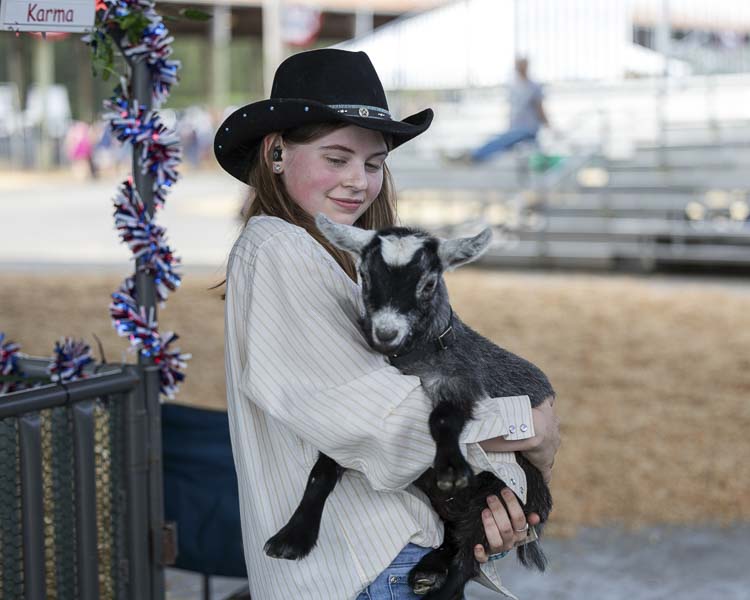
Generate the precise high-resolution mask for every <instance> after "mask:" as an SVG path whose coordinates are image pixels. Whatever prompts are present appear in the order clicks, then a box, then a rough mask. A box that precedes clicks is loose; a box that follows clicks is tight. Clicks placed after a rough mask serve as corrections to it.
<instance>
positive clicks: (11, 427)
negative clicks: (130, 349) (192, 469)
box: [0, 359, 164, 600]
mask: <svg viewBox="0 0 750 600" xmlns="http://www.w3.org/2000/svg"><path fill="white" fill-rule="evenodd" d="M48 362H49V361H48V360H41V359H22V365H21V367H22V369H23V371H24V372H26V373H28V374H30V375H33V374H35V372H36V373H37V374H41V373H43V369H44V367H45V366H46V364H47V363H48ZM98 370H99V371H100V372H98V373H95V374H93V375H92V376H91V377H89V378H87V379H83V380H80V381H75V382H71V383H67V384H64V385H63V384H52V385H45V386H42V387H38V388H34V389H30V390H24V391H19V392H15V393H12V394H7V395H5V396H2V397H0V598H3V600H17V599H21V598H24V599H26V600H48V599H55V600H57V599H60V600H63V599H71V600H73V599H75V600H78V599H80V600H94V599H99V598H102V599H104V598H106V599H110V598H111V599H114V600H120V599H123V600H124V599H132V600H162V599H163V597H164V581H163V578H164V574H163V561H162V549H161V544H160V540H161V539H162V538H161V533H162V528H163V522H162V521H163V513H162V512H161V511H160V510H158V509H156V510H155V509H154V508H152V507H154V506H155V505H156V504H157V503H155V502H154V501H153V500H154V498H156V499H157V500H158V502H161V498H162V489H161V485H162V470H161V444H160V440H155V439H154V432H157V435H158V432H159V429H160V416H159V413H158V411H159V406H158V404H157V405H156V406H149V403H148V402H147V401H146V395H145V394H144V393H143V371H144V368H143V367H139V366H136V365H119V366H114V365H99V367H98ZM157 542H158V543H157Z"/></svg>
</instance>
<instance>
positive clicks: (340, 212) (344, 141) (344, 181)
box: [281, 125, 388, 225]
mask: <svg viewBox="0 0 750 600" xmlns="http://www.w3.org/2000/svg"><path fill="white" fill-rule="evenodd" d="M387 155H388V148H387V146H386V144H385V141H384V139H383V135H382V134H381V133H379V132H377V131H371V130H369V129H363V128H362V127H357V126H356V125H348V126H346V127H342V128H340V129H337V130H335V131H333V132H331V133H329V134H327V135H325V136H323V137H321V138H318V139H317V140H315V141H313V142H309V143H306V144H289V143H287V144H285V145H284V147H283V155H282V165H283V172H282V174H281V177H282V180H283V182H284V185H285V186H286V190H287V192H288V193H289V195H290V196H291V198H292V200H294V201H295V202H296V203H297V204H299V206H300V207H302V209H303V210H304V211H305V212H307V213H308V214H310V215H311V216H313V217H315V215H317V214H318V213H321V212H322V213H323V214H324V215H326V216H327V217H328V218H329V219H331V220H333V221H335V222H336V223H341V224H344V225H353V224H354V223H355V221H356V220H357V219H359V217H360V216H362V213H364V212H365V211H366V210H367V209H368V208H369V207H370V205H371V204H372V203H373V201H374V200H375V197H376V196H377V195H378V194H379V193H380V188H381V187H382V185H383V163H384V162H385V158H386V156H387Z"/></svg>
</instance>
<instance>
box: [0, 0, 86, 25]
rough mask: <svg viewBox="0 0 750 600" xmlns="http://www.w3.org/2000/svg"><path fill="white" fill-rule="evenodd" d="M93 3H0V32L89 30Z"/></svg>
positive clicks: (26, 0) (81, 0)
mask: <svg viewBox="0 0 750 600" xmlns="http://www.w3.org/2000/svg"><path fill="white" fill-rule="evenodd" d="M94 13H95V9H94V0H0V29H5V30H9V31H81V32H86V31H91V30H92V29H93V28H94Z"/></svg>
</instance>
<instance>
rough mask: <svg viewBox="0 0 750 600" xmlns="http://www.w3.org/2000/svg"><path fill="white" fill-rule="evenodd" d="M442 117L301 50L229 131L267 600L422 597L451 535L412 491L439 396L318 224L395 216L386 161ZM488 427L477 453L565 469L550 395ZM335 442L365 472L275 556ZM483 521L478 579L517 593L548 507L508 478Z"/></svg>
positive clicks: (239, 304) (235, 337)
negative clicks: (429, 565)
mask: <svg viewBox="0 0 750 600" xmlns="http://www.w3.org/2000/svg"><path fill="white" fill-rule="evenodd" d="M431 121H432V110H430V109H426V110H423V111H421V112H419V113H417V114H414V115H411V116H410V117H407V118H405V119H403V120H402V121H398V120H396V119H395V118H392V117H391V114H390V112H389V110H388V105H387V102H386V98H385V93H384V91H383V87H382V84H381V82H380V79H379V78H378V76H377V73H376V72H375V70H374V68H373V66H372V63H371V62H370V60H369V58H368V57H367V55H366V54H365V53H363V52H347V51H343V50H333V49H324V50H314V51H310V52H302V53H299V54H296V55H294V56H292V57H290V58H288V59H287V60H286V61H284V62H283V63H282V64H281V65H280V66H279V68H278V70H277V71H276V75H275V77H274V82H273V87H272V93H271V98H270V99H268V100H263V101H260V102H255V103H252V104H248V105H246V106H243V107H241V108H239V109H238V110H236V111H234V112H233V113H231V114H230V115H228V116H227V118H226V119H225V120H224V122H223V123H222V124H221V125H220V127H219V129H218V132H217V133H216V138H215V141H214V152H215V154H216V159H217V161H218V162H219V164H220V165H221V166H222V168H223V169H224V170H225V171H227V172H228V173H229V174H230V175H232V176H233V177H235V178H236V179H238V180H239V181H242V182H243V183H248V184H249V185H250V186H252V188H253V189H254V194H253V195H252V196H251V197H250V205H249V207H246V209H245V211H244V212H245V215H244V216H245V219H246V224H245V227H244V228H243V230H242V232H241V233H240V235H239V237H238V239H237V241H236V242H235V244H234V247H233V248H232V251H231V254H230V257H229V261H228V266H227V278H226V285H227V287H226V310H225V321H226V329H225V336H226V340H225V359H226V376H227V405H228V413H229V425H230V434H231V439H232V449H233V454H234V460H235V466H236V470H237V479H238V489H239V493H240V512H241V516H242V535H243V545H244V553H245V560H246V563H247V572H248V578H249V587H250V593H251V595H252V596H253V597H254V598H255V597H257V598H262V599H263V600H287V598H290V597H293V598H301V599H304V600H354V599H356V600H392V599H394V598H395V599H398V600H417V599H418V598H419V596H417V595H415V594H414V593H413V591H412V590H411V587H410V586H409V584H408V581H407V577H408V574H409V572H410V570H411V569H412V568H413V567H414V566H415V565H416V564H417V563H418V562H419V560H421V558H422V557H423V556H425V555H426V554H428V553H429V552H430V551H431V550H432V549H433V548H437V547H439V546H440V545H441V544H442V542H443V539H442V536H443V527H442V523H441V522H440V519H439V517H438V516H437V514H436V513H435V512H434V510H433V509H432V507H431V505H430V502H429V500H428V499H427V497H426V496H425V495H424V494H423V493H421V492H420V491H419V490H417V489H416V488H415V487H414V486H413V485H412V482H413V481H414V480H416V479H417V477H419V475H421V474H422V473H423V472H424V471H425V470H426V469H427V468H428V467H430V466H431V465H432V462H433V459H434V456H435V443H434V441H433V440H432V437H431V435H430V429H429V415H430V412H431V410H432V403H431V401H430V400H429V398H428V397H427V395H426V393H425V391H424V390H423V389H422V386H421V385H420V382H419V380H418V379H416V378H414V377H409V376H406V375H403V374H402V373H401V372H400V371H398V370H397V369H396V368H395V367H393V366H391V365H390V364H389V363H388V360H387V358H386V357H385V356H383V355H382V354H380V353H377V352H375V351H374V350H373V349H371V348H370V347H369V345H368V344H367V342H366V341H365V338H364V336H363V334H362V331H361V328H360V323H359V320H358V315H359V308H358V306H359V304H358V303H359V302H360V301H361V297H360V290H359V287H358V285H357V283H356V282H357V272H356V266H355V263H354V259H353V258H352V257H351V256H350V255H349V254H348V253H346V252H343V251H340V250H338V249H337V248H335V247H334V246H333V245H332V244H331V243H330V242H328V240H326V239H325V238H324V237H323V235H322V234H321V233H320V232H319V231H318V230H317V227H316V225H315V221H314V217H315V215H317V214H318V213H321V212H322V213H323V214H325V215H326V216H328V217H329V218H330V219H332V220H334V221H336V222H338V223H343V224H348V225H356V226H358V227H362V228H364V229H379V228H382V227H386V226H391V225H393V224H394V223H395V221H396V214H395V195H394V192H393V185H392V182H391V181H390V175H389V172H388V168H387V165H386V164H385V160H386V157H387V156H388V154H389V152H390V151H391V150H392V149H394V148H396V147H397V146H399V145H401V144H403V143H405V142H408V141H409V140H411V139H412V138H414V137H416V136H417V135H419V134H421V133H423V132H424V131H426V130H427V128H428V127H429V126H430V123H431ZM482 424H483V426H485V427H484V429H483V436H482V437H483V439H482V440H478V441H476V442H474V443H469V444H468V446H467V451H468V448H472V449H473V450H476V451H477V452H487V454H488V455H493V456H495V457H497V458H498V460H500V459H501V458H502V456H503V455H502V454H496V453H505V452H512V451H515V450H518V451H522V452H524V453H525V454H526V456H527V457H528V458H529V460H530V461H531V462H532V463H534V464H535V465H536V466H537V467H538V468H539V469H540V471H541V472H542V473H543V474H544V475H545V478H548V477H549V475H550V473H551V469H552V463H553V460H554V455H555V452H556V451H557V447H558V446H559V426H558V424H557V420H556V416H555V413H554V409H553V407H552V402H551V400H547V401H545V402H544V403H542V405H540V406H539V407H537V408H534V409H532V408H531V405H530V402H529V399H528V397H527V396H523V397H518V398H516V397H514V398H500V399H497V400H496V402H495V403H494V404H493V405H492V408H491V409H490V410H489V412H488V415H487V418H486V419H483V420H482ZM514 424H515V425H514ZM318 452H323V453H325V454H326V455H328V456H329V457H331V458H332V459H333V460H335V461H336V462H338V463H339V464H340V465H342V466H344V467H346V468H347V469H351V471H347V473H345V474H344V475H343V477H342V478H341V480H340V482H339V483H338V484H337V485H336V487H335V489H334V490H333V493H332V494H331V496H330V497H329V499H328V502H327V504H326V513H325V514H324V515H323V520H322V523H321V529H320V535H319V537H318V540H317V546H315V548H314V549H313V550H312V551H311V552H310V553H309V554H308V555H307V556H306V557H305V558H304V560H302V561H292V560H281V559H278V558H270V557H269V556H267V555H266V554H265V553H264V544H265V542H266V540H268V538H269V537H271V536H272V535H274V534H275V533H276V532H277V531H278V530H279V529H280V528H281V527H282V526H283V525H285V523H286V522H287V520H288V519H289V518H290V516H291V515H292V513H293V511H294V509H295V508H296V506H297V504H298V502H299V501H300V499H301V497H302V490H303V489H304V487H305V483H306V482H307V480H308V476H309V475H310V468H311V467H312V465H313V463H314V462H315V461H316V459H317V457H318ZM485 456H486V455H485ZM514 466H517V465H516V463H515V462H514V461H513V465H511V464H507V465H506V467H505V468H508V469H512V468H513V467H514ZM477 519H481V522H482V524H483V527H484V529H485V533H486V536H487V540H488V543H487V546H488V547H487V548H486V549H485V548H484V547H482V546H481V545H479V546H477V547H475V548H474V549H473V550H474V555H475V558H476V559H477V561H478V563H480V565H481V571H480V575H479V577H478V579H479V581H480V582H481V583H483V584H484V585H486V586H488V587H490V588H491V589H493V590H495V591H499V592H503V593H506V594H510V592H507V590H505V588H504V587H503V586H502V583H501V581H500V576H499V571H500V570H501V568H502V567H500V566H499V565H500V564H501V563H500V561H498V560H497V559H499V558H502V557H503V556H504V555H505V554H506V553H507V551H508V550H510V549H511V548H512V547H513V546H514V545H515V544H516V543H518V542H520V541H522V540H523V539H524V538H525V537H526V530H527V529H528V524H531V525H534V524H536V523H538V522H539V515H536V514H533V513H532V514H529V515H528V521H527V516H526V515H524V513H523V508H522V506H521V504H520V501H519V500H518V498H517V497H516V496H515V494H514V493H513V492H512V491H511V490H510V488H503V489H502V490H500V489H498V490H497V495H496V496H490V497H489V498H488V499H487V508H486V509H485V510H484V511H483V514H481V515H477ZM303 529H304V528H303ZM304 534H305V531H301V532H300V535H304Z"/></svg>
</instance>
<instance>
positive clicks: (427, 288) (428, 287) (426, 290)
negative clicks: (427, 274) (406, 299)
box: [422, 279, 435, 296]
mask: <svg viewBox="0 0 750 600" xmlns="http://www.w3.org/2000/svg"><path fill="white" fill-rule="evenodd" d="M434 291H435V280H434V279H430V280H429V281H428V282H427V283H425V284H424V286H423V287H422V294H424V295H425V296H429V295H430V294H432V292H434Z"/></svg>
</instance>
